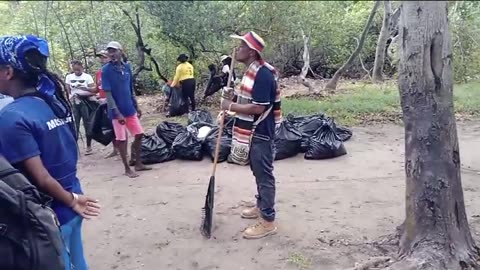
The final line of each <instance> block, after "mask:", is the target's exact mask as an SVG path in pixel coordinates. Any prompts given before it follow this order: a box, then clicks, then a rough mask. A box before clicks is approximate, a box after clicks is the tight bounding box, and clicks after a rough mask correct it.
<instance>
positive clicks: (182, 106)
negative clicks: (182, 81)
mask: <svg viewBox="0 0 480 270" xmlns="http://www.w3.org/2000/svg"><path fill="white" fill-rule="evenodd" d="M169 102H170V107H169V109H168V115H169V116H179V115H182V114H184V113H186V112H187V109H188V107H187V106H186V104H187V103H186V102H185V100H184V99H183V95H182V90H181V89H178V88H174V89H172V91H171V92H170V98H169Z"/></svg>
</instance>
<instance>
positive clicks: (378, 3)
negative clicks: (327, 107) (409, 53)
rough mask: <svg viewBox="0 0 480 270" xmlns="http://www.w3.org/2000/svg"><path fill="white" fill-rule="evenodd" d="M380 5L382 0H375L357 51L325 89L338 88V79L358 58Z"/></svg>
mask: <svg viewBox="0 0 480 270" xmlns="http://www.w3.org/2000/svg"><path fill="white" fill-rule="evenodd" d="M379 5H380V1H379V0H377V1H375V4H374V5H373V8H372V11H371V12H370V15H369V16H368V20H367V22H366V23H365V27H364V28H363V32H362V36H361V37H360V41H359V42H358V46H357V48H355V51H353V53H352V55H350V57H349V58H348V60H347V62H345V63H344V64H343V66H342V67H340V68H339V69H338V70H337V72H335V75H333V78H332V79H331V80H330V81H329V82H328V83H327V84H326V85H325V89H329V90H335V89H337V84H338V80H339V79H340V77H341V76H342V74H343V73H344V72H345V70H346V69H347V68H348V67H350V65H351V64H352V63H353V60H355V58H357V56H358V54H359V53H360V51H361V50H362V47H363V43H365V38H366V37H367V33H368V29H370V25H371V24H372V21H373V18H374V17H375V13H376V12H377V9H378V6H379Z"/></svg>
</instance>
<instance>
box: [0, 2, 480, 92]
mask: <svg viewBox="0 0 480 270" xmlns="http://www.w3.org/2000/svg"><path fill="white" fill-rule="evenodd" d="M394 5H397V3H394ZM372 6H373V1H255V2H254V1H135V2H121V1H12V2H0V12H2V15H3V16H2V17H1V18H0V22H1V23H2V29H1V30H0V34H2V35H4V34H26V33H33V34H37V35H40V36H42V37H45V38H46V39H47V40H48V41H49V42H50V46H51V53H52V57H51V60H50V66H51V68H52V69H54V70H55V71H57V72H60V73H63V74H65V73H66V72H67V71H68V68H69V67H68V62H69V61H70V60H71V59H72V58H75V59H79V60H83V61H84V62H86V63H87V64H88V66H89V68H90V69H89V72H91V73H92V72H93V71H94V70H96V69H97V68H99V64H98V62H97V61H96V59H95V57H94V56H93V52H94V51H98V50H100V49H103V48H104V46H105V45H106V44H107V43H108V42H109V41H111V40H116V41H119V42H120V43H122V45H123V46H124V48H125V51H126V53H127V55H128V56H129V60H130V61H131V62H132V63H133V64H134V65H137V64H138V60H139V58H138V55H137V51H136V48H135V44H136V41H137V37H136V35H135V33H134V31H133V28H132V26H131V25H130V21H129V19H128V18H127V17H126V16H125V15H124V14H123V12H122V9H124V10H126V11H127V12H128V13H129V14H130V15H131V17H132V18H133V19H134V18H135V8H136V7H138V12H139V17H140V20H141V28H142V35H143V39H144V42H145V43H146V44H148V45H149V47H150V48H152V54H153V56H154V57H155V58H156V59H157V61H158V63H159V65H160V69H161V72H162V73H164V74H165V75H166V76H167V77H168V78H172V77H173V74H174V71H175V66H176V58H177V56H178V54H180V53H187V54H189V55H190V57H191V58H192V59H193V62H194V66H195V68H196V76H197V78H198V79H200V78H203V77H204V76H205V74H207V73H208V71H207V66H208V65H209V64H211V63H215V64H218V62H219V57H220V55H222V54H229V53H230V52H231V49H232V47H233V46H234V45H235V44H236V42H235V41H234V40H232V39H231V38H229V35H230V34H233V33H237V34H240V33H245V32H246V31H248V30H254V31H256V32H257V33H258V34H260V35H261V36H262V37H263V38H264V39H265V41H266V48H265V52H264V55H265V57H266V58H267V59H268V61H269V62H271V63H272V64H274V65H275V66H276V67H277V68H278V69H279V70H280V71H281V73H282V74H284V75H285V74H295V73H298V72H299V71H300V69H301V67H302V65H303V60H302V52H303V40H302V35H301V32H302V30H303V31H304V32H305V33H306V34H307V35H309V36H310V52H311V66H312V68H313V69H314V70H315V71H316V72H317V73H320V74H323V71H324V70H326V69H333V70H334V69H336V68H338V67H340V66H341V65H342V64H343V62H344V61H345V60H346V59H347V58H348V57H349V55H350V54H351V52H352V51H353V50H354V48H355V46H356V41H355V38H358V37H359V35H360V33H361V31H362V29H363V27H364V24H365V21H366V19H367V17H368V14H369V13H370V10H371V8H372ZM479 14H480V3H479V2H476V1H459V2H454V3H452V4H451V7H450V21H451V29H452V36H453V44H454V64H455V79H456V80H457V81H467V80H470V79H475V78H478V74H479V73H480V46H478V41H479V40H480V19H479V18H480V16H478V15H479ZM381 20H382V12H381V9H380V10H379V12H377V15H376V16H375V21H374V23H373V25H372V26H371V29H369V35H368V37H367V40H366V42H365V45H364V47H363V50H362V58H363V60H364V61H365V63H366V65H367V67H368V66H369V64H373V63H372V62H373V55H374V52H375V45H376V44H375V43H376V40H377V37H378V32H379V30H380V27H381ZM149 65H150V62H149V60H148V59H147V60H146V66H147V67H148V66H149ZM358 66H359V63H358V60H356V64H355V65H354V66H353V67H352V68H351V69H352V70H361V69H360V68H359V67H358ZM361 72H363V71H361ZM143 73H145V74H142V75H141V76H140V77H139V78H140V79H142V80H147V81H152V80H153V81H155V80H158V78H157V75H156V74H155V72H143ZM146 84H150V82H147V83H146Z"/></svg>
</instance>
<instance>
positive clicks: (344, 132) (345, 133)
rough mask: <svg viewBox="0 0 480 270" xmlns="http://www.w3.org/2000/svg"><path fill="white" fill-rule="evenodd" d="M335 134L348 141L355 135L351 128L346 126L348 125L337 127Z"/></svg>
mask: <svg viewBox="0 0 480 270" xmlns="http://www.w3.org/2000/svg"><path fill="white" fill-rule="evenodd" d="M335 134H337V136H338V138H339V139H340V140H341V141H342V142H346V141H348V140H350V138H351V137H352V135H353V133H352V131H351V130H350V129H348V128H346V127H337V128H336V129H335Z"/></svg>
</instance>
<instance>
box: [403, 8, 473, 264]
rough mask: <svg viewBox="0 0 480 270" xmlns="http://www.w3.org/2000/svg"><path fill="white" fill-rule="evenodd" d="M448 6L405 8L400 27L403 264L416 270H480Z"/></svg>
mask: <svg viewBox="0 0 480 270" xmlns="http://www.w3.org/2000/svg"><path fill="white" fill-rule="evenodd" d="M447 4H448V3H447V2H446V1H438V2H437V1H432V2H430V1H403V11H402V14H401V21H400V23H401V25H400V38H401V42H400V45H401V60H400V63H401V64H400V74H399V90H400V96H401V106H402V110H403V121H404V124H405V172H406V219H405V224H404V231H403V233H402V236H401V240H400V257H401V258H403V261H402V262H401V263H406V264H407V265H414V266H415V268H414V269H435V270H441V269H449V270H455V269H472V268H473V269H477V268H476V267H477V263H476V261H477V259H478V256H479V251H478V248H477V247H476V245H475V243H474V241H473V239H472V236H471V233H470V229H469V227H468V221H467V216H466V213H465V204H464V199H463V190H462V182H461V177H460V169H461V168H460V166H461V165H460V164H461V163H460V153H459V147H458V139H457V130H456V124H455V116H454V109H453V94H452V92H453V76H452V44H451V37H450V32H449V28H448V20H447ZM394 269H395V268H394Z"/></svg>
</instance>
